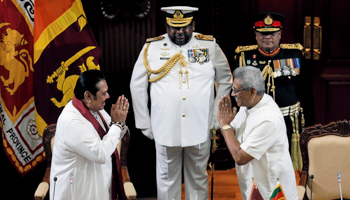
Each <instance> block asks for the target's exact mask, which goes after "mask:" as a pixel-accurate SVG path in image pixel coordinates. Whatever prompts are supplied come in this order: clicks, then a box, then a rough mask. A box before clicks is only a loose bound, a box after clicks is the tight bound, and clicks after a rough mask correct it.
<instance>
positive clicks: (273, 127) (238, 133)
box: [217, 66, 298, 200]
mask: <svg viewBox="0 0 350 200" xmlns="http://www.w3.org/2000/svg"><path fill="white" fill-rule="evenodd" d="M233 77H234V80H233V91H232V94H231V96H233V97H234V98H235V100H236V103H237V105H238V106H239V107H240V110H239V112H238V113H237V109H236V107H234V108H232V106H231V99H230V98H229V97H228V96H226V95H224V96H223V97H221V100H220V101H219V105H218V112H217V117H218V121H219V123H220V126H221V133H222V135H223V136H224V139H225V142H226V144H227V147H228V149H229V151H230V153H231V155H232V157H233V159H234V160H235V162H236V173H237V178H238V182H239V187H240V190H241V194H242V198H243V199H244V200H246V199H249V194H250V191H251V188H252V185H253V184H252V177H254V181H255V184H256V187H257V188H258V190H259V192H260V194H261V196H262V197H263V199H270V197H271V194H272V192H273V190H274V187H275V186H276V185H277V181H278V179H279V182H280V183H281V185H282V188H283V191H284V195H285V198H286V199H291V200H295V199H298V196H297V190H296V184H295V176H294V172H293V165H292V162H291V157H290V155H289V151H288V139H287V135H286V134H285V132H286V127H285V125H284V119H283V116H282V113H281V111H280V109H279V107H278V106H277V104H276V102H274V100H273V99H272V97H271V96H269V95H267V94H265V83H264V79H263V76H262V74H261V73H260V71H259V70H258V69H257V68H255V67H252V66H247V67H240V68H237V69H235V71H234V72H233Z"/></svg>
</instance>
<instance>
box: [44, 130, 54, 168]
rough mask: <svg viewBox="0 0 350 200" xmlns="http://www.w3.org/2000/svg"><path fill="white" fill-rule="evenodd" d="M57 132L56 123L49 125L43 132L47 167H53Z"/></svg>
mask: <svg viewBox="0 0 350 200" xmlns="http://www.w3.org/2000/svg"><path fill="white" fill-rule="evenodd" d="M55 133H56V124H50V125H48V126H47V127H46V128H45V130H44V133H43V146H44V151H45V154H46V162H47V167H51V159H52V148H53V144H54V137H55Z"/></svg>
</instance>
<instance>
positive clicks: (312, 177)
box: [310, 174, 315, 200]
mask: <svg viewBox="0 0 350 200" xmlns="http://www.w3.org/2000/svg"><path fill="white" fill-rule="evenodd" d="M314 177H315V176H314V175H313V174H311V176H310V178H311V187H310V190H311V198H310V200H312V182H314Z"/></svg>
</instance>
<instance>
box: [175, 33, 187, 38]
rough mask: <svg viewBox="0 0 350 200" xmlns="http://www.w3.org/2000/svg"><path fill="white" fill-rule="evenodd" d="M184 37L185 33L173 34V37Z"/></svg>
mask: <svg viewBox="0 0 350 200" xmlns="http://www.w3.org/2000/svg"><path fill="white" fill-rule="evenodd" d="M182 36H185V33H175V37H182Z"/></svg>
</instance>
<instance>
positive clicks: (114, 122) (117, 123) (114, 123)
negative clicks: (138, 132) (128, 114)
mask: <svg viewBox="0 0 350 200" xmlns="http://www.w3.org/2000/svg"><path fill="white" fill-rule="evenodd" d="M112 125H116V126H119V128H120V129H122V130H124V127H125V124H123V123H120V122H116V121H113V122H111V123H109V127H111V126H112Z"/></svg>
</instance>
